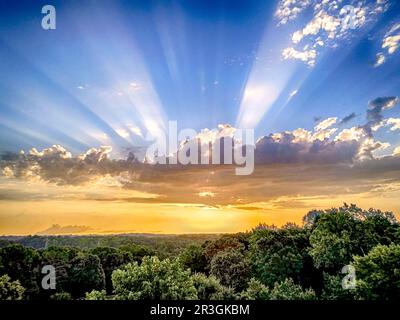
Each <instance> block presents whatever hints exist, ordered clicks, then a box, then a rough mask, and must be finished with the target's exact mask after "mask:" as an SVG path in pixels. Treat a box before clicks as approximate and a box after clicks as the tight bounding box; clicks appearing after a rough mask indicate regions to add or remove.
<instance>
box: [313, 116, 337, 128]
mask: <svg viewBox="0 0 400 320" xmlns="http://www.w3.org/2000/svg"><path fill="white" fill-rule="evenodd" d="M337 119H338V118H336V117H332V118H328V119H325V120H324V121H321V122H320V123H318V124H317V125H316V126H315V128H314V130H315V131H321V130H325V129H328V128H329V127H332V126H333V125H334V124H335V123H336V122H337Z"/></svg>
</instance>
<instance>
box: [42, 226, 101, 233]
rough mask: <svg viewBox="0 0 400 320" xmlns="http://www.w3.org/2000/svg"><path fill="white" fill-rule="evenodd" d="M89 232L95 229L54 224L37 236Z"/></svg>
mask: <svg viewBox="0 0 400 320" xmlns="http://www.w3.org/2000/svg"><path fill="white" fill-rule="evenodd" d="M88 231H94V229H92V228H91V227H88V226H78V225H68V226H60V225H59V224H53V225H52V226H51V227H49V228H47V229H45V230H42V231H39V232H37V233H36V234H37V235H57V234H77V233H84V232H88Z"/></svg>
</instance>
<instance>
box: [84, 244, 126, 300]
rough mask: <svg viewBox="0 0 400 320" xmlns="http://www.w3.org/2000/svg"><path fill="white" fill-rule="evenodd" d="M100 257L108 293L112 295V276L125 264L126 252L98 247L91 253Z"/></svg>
mask: <svg viewBox="0 0 400 320" xmlns="http://www.w3.org/2000/svg"><path fill="white" fill-rule="evenodd" d="M89 252H90V253H91V254H94V255H96V256H98V257H99V259H100V263H101V266H102V268H103V270H104V275H105V280H106V291H107V293H108V294H111V293H112V282H111V274H112V272H113V271H114V270H116V269H118V268H119V267H120V266H122V265H123V264H125V263H126V262H127V261H126V260H127V259H126V252H123V251H121V250H119V249H116V248H111V247H97V248H94V249H92V250H90V251H89Z"/></svg>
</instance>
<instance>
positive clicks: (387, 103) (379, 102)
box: [364, 96, 399, 136]
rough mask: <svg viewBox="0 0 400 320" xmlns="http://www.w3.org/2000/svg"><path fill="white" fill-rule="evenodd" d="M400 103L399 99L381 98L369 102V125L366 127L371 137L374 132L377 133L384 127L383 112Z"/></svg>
mask: <svg viewBox="0 0 400 320" xmlns="http://www.w3.org/2000/svg"><path fill="white" fill-rule="evenodd" d="M398 103H399V98H398V97H394V96H393V97H379V98H376V99H374V100H372V101H370V102H369V104H368V109H367V120H368V122H367V124H366V125H364V129H365V130H366V132H367V134H368V135H369V136H371V135H372V131H376V130H377V129H379V128H380V126H382V125H383V121H382V120H383V114H382V112H383V111H385V110H388V109H391V108H393V107H394V106H395V105H397V104H398Z"/></svg>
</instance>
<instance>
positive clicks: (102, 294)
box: [85, 290, 107, 300]
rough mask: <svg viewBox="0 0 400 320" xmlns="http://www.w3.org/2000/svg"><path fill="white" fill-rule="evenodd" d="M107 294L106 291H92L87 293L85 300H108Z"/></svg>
mask: <svg viewBox="0 0 400 320" xmlns="http://www.w3.org/2000/svg"><path fill="white" fill-rule="evenodd" d="M106 299H107V293H106V291H105V290H101V291H98V290H92V291H90V292H86V294H85V300H106Z"/></svg>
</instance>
